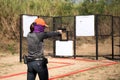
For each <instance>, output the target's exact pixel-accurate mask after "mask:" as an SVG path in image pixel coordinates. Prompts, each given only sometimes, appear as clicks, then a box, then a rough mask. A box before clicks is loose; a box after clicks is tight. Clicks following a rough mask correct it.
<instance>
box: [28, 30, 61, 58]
mask: <svg viewBox="0 0 120 80" xmlns="http://www.w3.org/2000/svg"><path fill="white" fill-rule="evenodd" d="M57 36H60V33H59V32H41V33H34V32H33V33H28V35H27V42H28V57H30V58H32V59H35V58H40V57H44V53H43V40H44V39H47V38H51V37H57Z"/></svg>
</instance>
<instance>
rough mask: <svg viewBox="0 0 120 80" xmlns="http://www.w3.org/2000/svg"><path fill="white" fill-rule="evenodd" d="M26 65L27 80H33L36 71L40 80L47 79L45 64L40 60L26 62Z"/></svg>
mask: <svg viewBox="0 0 120 80" xmlns="http://www.w3.org/2000/svg"><path fill="white" fill-rule="evenodd" d="M27 66H28V70H27V80H35V78H36V74H37V73H38V76H39V79H40V80H48V68H47V64H46V63H44V62H43V61H42V60H41V61H40V60H39V61H31V62H28V64H27Z"/></svg>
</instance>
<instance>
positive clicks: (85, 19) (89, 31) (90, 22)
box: [76, 15, 95, 36]
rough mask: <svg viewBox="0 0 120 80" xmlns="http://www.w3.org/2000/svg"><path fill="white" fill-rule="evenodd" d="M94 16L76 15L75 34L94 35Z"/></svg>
mask: <svg viewBox="0 0 120 80" xmlns="http://www.w3.org/2000/svg"><path fill="white" fill-rule="evenodd" d="M94 17H95V16H94V15H87V16H76V36H94V35H95V31H94V26H95V22H94V21H95V20H94V19H95V18H94Z"/></svg>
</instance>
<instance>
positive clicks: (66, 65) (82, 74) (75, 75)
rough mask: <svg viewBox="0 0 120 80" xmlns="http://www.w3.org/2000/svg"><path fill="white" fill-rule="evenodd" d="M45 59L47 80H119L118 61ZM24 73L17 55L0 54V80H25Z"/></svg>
mask: <svg viewBox="0 0 120 80" xmlns="http://www.w3.org/2000/svg"><path fill="white" fill-rule="evenodd" d="M47 58H48V60H49V63H48V69H49V80H120V61H112V60H108V59H102V60H91V59H86V58H80V57H79V58H76V59H73V58H53V57H50V56H48V57H47ZM26 71H27V67H26V65H25V64H24V63H23V62H22V63H19V55H18V54H15V55H6V54H2V53H0V80H26V76H27V75H26ZM36 80H39V79H38V77H37V79H36Z"/></svg>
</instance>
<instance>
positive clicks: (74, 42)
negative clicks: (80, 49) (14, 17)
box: [19, 14, 120, 62]
mask: <svg viewBox="0 0 120 80" xmlns="http://www.w3.org/2000/svg"><path fill="white" fill-rule="evenodd" d="M23 15H29V14H21V15H20V56H19V59H20V62H22V38H23V27H22V26H23V23H22V16H23ZM29 16H38V15H29ZM99 16H110V17H111V19H112V23H111V30H112V31H111V35H109V36H111V40H112V45H111V46H112V59H113V60H114V37H115V36H114V24H113V18H114V17H116V16H112V15H95V37H96V60H98V58H99V51H98V49H99V45H98V42H99V41H98V37H99V36H101V35H99V34H98V17H99ZM42 17H50V16H42ZM62 17H73V18H74V40H73V48H74V55H73V56H72V57H74V58H76V57H77V55H76V35H75V34H76V27H75V26H76V24H75V22H76V16H57V17H51V18H53V31H55V30H56V24H55V18H60V26H62ZM118 18H119V20H120V17H118ZM118 37H120V31H119V35H118ZM53 44H54V46H53V52H54V54H53V56H54V57H55V56H56V55H55V53H56V52H55V40H54V41H53ZM119 45H120V40H119ZM119 52H120V48H119Z"/></svg>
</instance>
